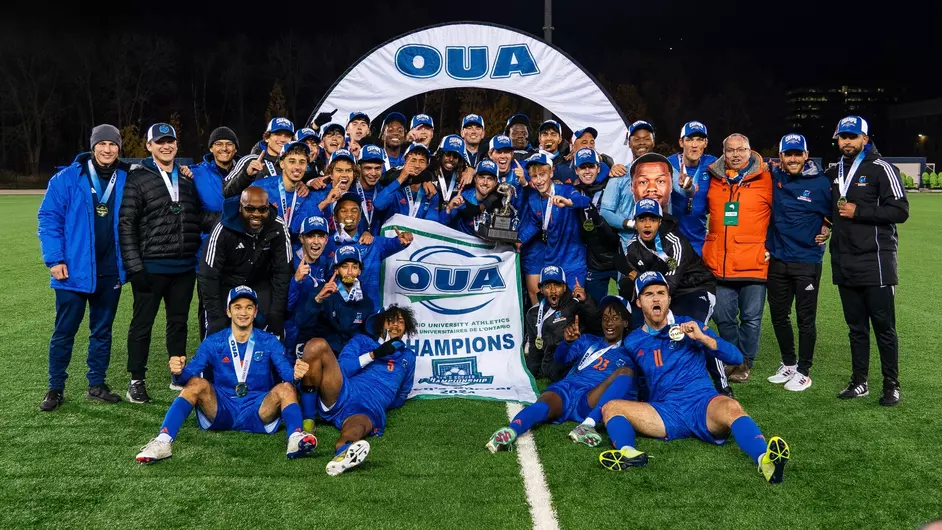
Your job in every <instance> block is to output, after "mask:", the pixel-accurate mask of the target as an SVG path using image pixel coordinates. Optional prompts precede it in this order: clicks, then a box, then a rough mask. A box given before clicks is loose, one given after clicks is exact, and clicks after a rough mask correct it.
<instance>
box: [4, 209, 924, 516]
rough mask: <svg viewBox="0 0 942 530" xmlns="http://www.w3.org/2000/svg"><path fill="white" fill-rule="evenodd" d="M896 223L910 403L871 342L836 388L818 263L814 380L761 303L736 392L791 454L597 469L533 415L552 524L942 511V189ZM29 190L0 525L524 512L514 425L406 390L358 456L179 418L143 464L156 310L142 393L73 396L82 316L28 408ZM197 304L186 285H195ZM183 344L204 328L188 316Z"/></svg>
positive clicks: (326, 440) (39, 344) (31, 351)
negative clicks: (48, 407)
mask: <svg viewBox="0 0 942 530" xmlns="http://www.w3.org/2000/svg"><path fill="white" fill-rule="evenodd" d="M910 201H911V204H912V217H911V219H910V220H909V221H908V222H907V223H906V224H904V225H901V227H900V229H901V230H900V232H901V233H900V241H901V245H900V264H901V265H900V269H901V271H900V275H901V277H902V284H901V285H900V286H899V289H898V291H897V304H896V310H897V326H898V331H899V337H900V381H901V384H902V391H903V394H902V396H903V402H902V404H901V405H900V406H899V407H896V408H884V407H880V406H878V405H877V400H878V398H879V393H880V392H879V391H880V376H879V361H878V357H877V352H876V346H875V344H874V346H873V354H872V359H873V360H872V363H871V380H872V382H873V383H874V384H873V386H871V396H870V397H869V398H864V399H859V400H854V401H851V402H843V401H839V400H837V399H836V398H835V395H836V394H837V392H838V391H839V390H840V389H841V388H842V387H843V386H844V385H845V384H846V383H847V380H848V378H849V375H850V354H849V347H848V340H847V328H846V326H845V324H844V322H843V317H842V314H841V310H840V301H839V299H838V297H837V290H836V289H835V288H834V287H833V286H832V285H831V284H830V272H829V270H830V269H829V265H828V264H827V263H826V264H825V273H824V277H823V278H822V289H821V290H822V292H821V297H820V301H819V311H818V347H817V351H816V357H815V365H814V368H813V370H812V377H813V379H814V384H813V386H812V387H811V389H809V390H808V391H806V392H803V393H791V392H786V391H785V390H783V389H782V388H781V387H780V386H777V385H771V384H769V383H767V382H766V381H765V377H767V376H768V375H770V374H771V373H772V372H774V370H775V369H776V367H777V366H778V362H779V356H778V349H777V346H776V343H775V338H774V336H773V333H772V328H771V325H770V324H769V322H768V317H766V321H765V323H764V325H763V331H762V343H761V350H760V352H759V356H758V358H757V360H756V366H755V369H754V371H753V379H752V381H750V382H749V383H747V384H745V385H737V386H736V387H735V390H736V393H737V396H738V397H739V399H740V400H741V402H742V403H743V405H744V406H745V408H746V410H747V411H748V412H749V413H750V415H752V416H753V418H755V420H756V421H757V423H758V424H759V426H760V427H761V428H762V430H763V432H764V433H765V434H766V435H773V434H777V435H780V436H783V437H784V438H785V439H786V440H787V441H788V442H789V444H790V446H791V450H792V461H791V462H790V463H789V465H788V467H787V469H786V473H785V482H784V484H781V485H778V486H770V485H769V484H766V483H765V481H764V480H763V479H762V478H761V476H760V475H759V474H758V473H757V472H756V469H755V465H754V464H753V463H750V462H749V461H748V458H747V457H746V456H745V455H744V454H743V453H742V452H741V451H740V450H739V449H738V447H737V446H736V445H735V444H734V443H729V444H727V445H725V446H723V447H713V446H710V445H707V444H705V443H702V442H699V441H695V440H684V441H678V442H671V443H664V442H660V441H656V440H647V439H642V440H640V441H639V442H638V445H639V448H640V449H642V450H644V451H647V452H648V453H649V454H650V455H651V460H650V464H649V465H648V467H647V468H642V469H632V470H630V471H628V472H625V473H611V472H608V471H605V470H603V469H602V468H601V467H600V466H599V465H598V461H597V455H598V452H599V450H598V449H589V448H586V447H581V446H578V447H577V446H574V445H573V444H571V443H570V442H569V441H568V439H567V438H566V433H567V432H568V431H569V429H571V428H572V427H573V426H574V425H573V424H564V425H559V426H553V425H549V426H542V427H540V428H538V429H536V432H535V437H536V441H537V447H538V450H539V454H540V460H541V462H542V464H543V467H544V471H545V473H546V480H547V483H548V485H549V488H550V492H551V494H552V499H553V504H554V506H555V509H556V512H557V516H558V519H559V523H560V526H561V527H562V528H572V529H583V528H593V529H594V528H599V529H601V528H658V529H660V528H672V529H673V528H708V529H715V528H723V529H740V528H742V529H753V528H828V529H830V528H853V529H872V528H894V529H895V528H915V527H916V526H917V525H918V524H920V523H922V522H924V521H926V520H929V519H931V518H934V517H942V471H940V465H939V463H938V462H937V461H936V458H935V457H936V455H937V454H938V453H937V451H939V450H940V449H942V420H940V418H942V400H940V399H939V390H938V388H939V381H940V380H942V369H940V368H939V364H938V363H937V361H936V359H937V357H939V356H940V354H942V347H940V346H939V344H940V342H942V332H940V325H939V323H938V321H936V320H935V317H936V316H937V315H939V314H942V311H940V310H942V287H940V285H939V284H938V280H937V279H938V278H939V271H940V270H942V263H940V262H939V259H940V257H942V252H940V250H939V249H940V248H942V197H939V196H936V195H927V194H922V195H919V194H913V195H911V196H910ZM39 202H40V197H38V196H0V208H2V209H3V211H5V212H7V227H6V229H5V230H4V237H3V250H4V252H3V254H2V257H0V289H2V292H3V302H2V306H0V308H2V309H3V315H4V317H3V323H2V326H0V411H2V412H0V433H2V435H3V436H2V441H3V445H2V448H0V480H2V483H3V487H0V506H3V509H2V510H0V527H2V528H23V527H55V528H65V527H95V528H132V527H140V528H144V527H146V528H165V527H194V528H195V527H223V526H226V527H310V528H530V527H531V524H532V523H531V521H530V516H529V512H528V507H527V504H526V498H525V494H524V489H523V483H522V480H521V478H520V469H519V466H518V464H517V459H516V456H515V455H514V454H497V455H491V454H490V453H488V452H487V451H486V450H485V449H484V443H485V442H486V441H487V438H488V436H490V434H491V433H492V432H493V431H494V430H495V429H496V428H497V427H499V426H501V425H504V424H506V422H507V417H506V411H505V408H504V406H503V405H502V404H500V403H492V402H484V401H471V400H467V401H465V400H423V401H417V402H410V403H408V404H407V405H406V406H405V407H403V408H402V409H399V410H397V411H395V412H392V413H391V414H390V416H389V424H388V427H387V433H386V435H385V436H383V437H382V438H378V439H371V443H372V444H373V451H372V452H371V454H370V456H369V458H368V460H367V462H366V463H365V464H364V465H363V466H361V467H360V468H358V469H356V470H354V471H352V472H350V473H348V474H345V475H342V476H339V477H327V476H326V475H325V473H324V466H325V465H326V463H327V460H328V458H329V456H330V455H332V448H333V444H334V442H335V441H336V437H337V431H336V430H334V429H332V428H329V427H324V426H321V427H320V429H319V431H318V438H319V439H320V443H321V446H320V448H319V449H318V450H317V452H316V453H315V455H314V456H313V457H309V458H305V459H301V460H298V461H288V460H287V459H286V458H285V456H284V451H285V438H284V432H283V431H282V432H280V433H278V434H276V435H272V436H263V435H249V434H244V433H207V432H203V431H200V430H199V429H198V428H197V427H196V423H195V421H194V419H193V418H191V419H189V420H188V421H187V423H186V425H185V426H184V428H183V429H182V430H181V432H180V435H179V437H178V439H177V442H176V443H175V444H174V457H173V458H172V459H171V460H169V461H167V462H163V463H160V464H156V465H152V466H146V467H145V466H140V465H138V464H136V463H135V462H134V456H135V454H136V453H137V451H138V449H139V447H140V446H142V445H144V444H145V443H146V442H147V441H148V440H149V439H150V438H152V437H153V436H154V435H155V434H156V431H157V428H158V426H159V424H160V422H161V419H162V417H163V414H164V411H165V410H166V406H167V405H169V403H170V401H171V399H172V398H173V395H174V394H173V392H171V391H170V390H169V389H168V388H167V383H168V381H169V377H168V375H167V367H166V356H165V354H164V347H163V335H164V334H163V322H164V317H163V312H162V311H161V313H160V315H159V316H158V319H157V322H158V324H157V325H156V326H155V332H154V339H153V353H152V355H151V359H150V363H149V368H150V372H149V378H148V390H149V391H150V393H151V395H152V397H154V400H155V402H154V403H152V404H149V405H132V404H130V403H127V402H122V403H120V404H118V405H104V404H100V403H95V402H88V401H86V400H85V398H84V391H85V388H86V381H85V378H84V371H85V365H84V359H85V351H86V348H87V346H88V330H87V327H86V328H84V329H83V330H82V331H81V332H80V333H79V335H78V336H77V337H76V341H75V351H76V352H77V353H76V355H75V356H74V358H73V361H72V365H71V369H70V373H71V377H70V379H69V380H68V382H67V385H66V403H65V405H64V406H63V407H62V408H60V409H59V410H57V411H56V412H54V413H40V412H39V411H38V404H39V401H40V400H41V398H42V395H43V393H44V391H45V389H46V382H47V379H46V377H47V376H46V370H47V351H48V341H49V337H50V335H51V333H52V326H53V319H54V315H55V311H54V307H55V303H54V296H53V292H52V290H50V289H49V287H48V272H47V270H46V268H45V267H44V266H43V263H42V257H41V254H40V251H39V242H38V239H37V238H36V209H37V208H38V205H39ZM130 306H131V292H130V289H129V288H126V289H125V290H124V293H123V298H122V300H121V308H120V310H119V312H118V317H117V320H116V322H115V336H114V346H113V352H114V353H113V357H112V362H111V367H110V370H109V377H108V382H109V383H110V384H111V385H112V387H113V388H114V389H115V390H117V391H119V392H120V393H121V394H122V395H123V393H124V389H125V387H126V385H127V373H126V372H125V370H124V367H125V361H126V359H127V353H126V351H127V350H126V338H127V335H126V333H127V327H128V323H129V320H130V313H131V311H130ZM194 307H195V301H194ZM190 328H191V333H190V339H189V345H190V348H189V349H190V351H195V349H196V345H197V340H196V326H195V320H191V326H190Z"/></svg>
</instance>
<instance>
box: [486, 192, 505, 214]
mask: <svg viewBox="0 0 942 530" xmlns="http://www.w3.org/2000/svg"><path fill="white" fill-rule="evenodd" d="M503 198H504V196H503V195H501V194H499V193H489V194H488V195H487V197H485V198H484V200H483V201H481V206H483V207H484V211H485V212H489V211H491V210H493V209H494V208H496V207H498V206H500V202H501V200H503Z"/></svg>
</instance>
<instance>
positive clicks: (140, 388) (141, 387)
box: [124, 379, 150, 403]
mask: <svg viewBox="0 0 942 530" xmlns="http://www.w3.org/2000/svg"><path fill="white" fill-rule="evenodd" d="M124 396H125V397H126V398H128V401H130V402H131V403H150V396H149V395H147V385H146V384H145V383H144V380H143V379H132V380H131V382H130V383H128V392H127V394H125V395H124Z"/></svg>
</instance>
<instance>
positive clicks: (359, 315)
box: [353, 312, 363, 324]
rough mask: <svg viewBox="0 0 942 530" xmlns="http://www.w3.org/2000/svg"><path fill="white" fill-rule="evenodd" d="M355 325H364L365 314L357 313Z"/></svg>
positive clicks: (354, 320)
mask: <svg viewBox="0 0 942 530" xmlns="http://www.w3.org/2000/svg"><path fill="white" fill-rule="evenodd" d="M353 323H354V324H362V323H363V313H360V312H357V316H356V318H354V319H353Z"/></svg>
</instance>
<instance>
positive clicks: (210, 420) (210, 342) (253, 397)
mask: <svg viewBox="0 0 942 530" xmlns="http://www.w3.org/2000/svg"><path fill="white" fill-rule="evenodd" d="M226 312H227V313H228V314H229V317H230V318H231V319H232V326H231V327H230V328H229V329H225V330H222V331H220V332H218V333H214V334H212V335H210V336H208V337H206V340H204V341H203V343H202V344H200V347H199V349H198V350H197V351H196V356H194V357H193V359H192V360H191V361H190V362H189V364H186V357H183V356H180V357H171V358H170V372H171V373H172V374H173V375H175V376H177V380H178V381H179V382H180V384H181V385H183V391H181V392H180V396H179V397H177V398H176V399H175V400H174V401H173V403H172V404H171V405H170V409H169V410H167V415H166V416H164V422H163V425H161V426H160V433H159V434H158V435H157V437H156V438H154V439H153V440H151V441H150V442H148V444H147V445H145V446H144V447H143V448H142V449H141V452H140V453H139V454H138V455H137V461H138V462H140V463H142V464H149V463H151V462H157V461H160V460H165V459H167V458H170V457H171V456H172V455H171V451H170V444H171V443H172V442H173V439H174V437H176V435H177V431H179V430H180V427H181V426H182V425H183V422H184V421H185V420H186V418H187V417H188V416H189V415H190V412H192V411H193V408H194V407H195V408H196V414H197V418H198V419H199V425H200V427H201V428H203V429H209V430H211V431H245V432H251V433H266V434H272V433H274V432H275V431H277V430H278V426H279V424H280V423H281V419H284V421H285V426H286V427H287V431H288V458H297V457H299V456H304V455H305V454H307V453H309V452H311V451H313V450H314V449H315V448H316V447H317V438H315V437H314V435H312V434H309V433H307V432H304V431H303V430H302V428H301V408H300V407H299V406H298V398H297V393H296V391H295V388H294V386H293V385H292V384H291V383H290V382H284V383H279V384H277V385H275V384H274V381H273V380H272V372H273V371H274V372H277V373H278V376H279V377H281V379H282V380H283V381H295V380H298V379H301V376H302V375H304V374H305V373H306V372H307V371H308V366H307V364H306V363H304V362H301V361H299V362H297V364H295V366H294V370H293V371H292V369H291V364H290V363H289V361H288V360H287V359H286V358H285V356H284V347H283V346H282V345H281V342H279V340H278V337H276V336H274V335H272V334H271V333H268V332H265V331H262V330H260V329H253V325H252V323H253V322H254V321H255V315H256V313H257V312H258V295H256V294H255V291H253V290H252V289H251V288H249V287H246V286H244V285H240V286H238V287H235V288H233V289H232V290H231V291H229V299H228V301H227V309H226ZM208 366H212V368H213V374H214V380H213V382H212V383H210V382H208V381H206V380H205V379H203V378H202V377H199V374H200V373H201V372H202V371H203V370H205V369H206V368H207V367H208Z"/></svg>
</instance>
